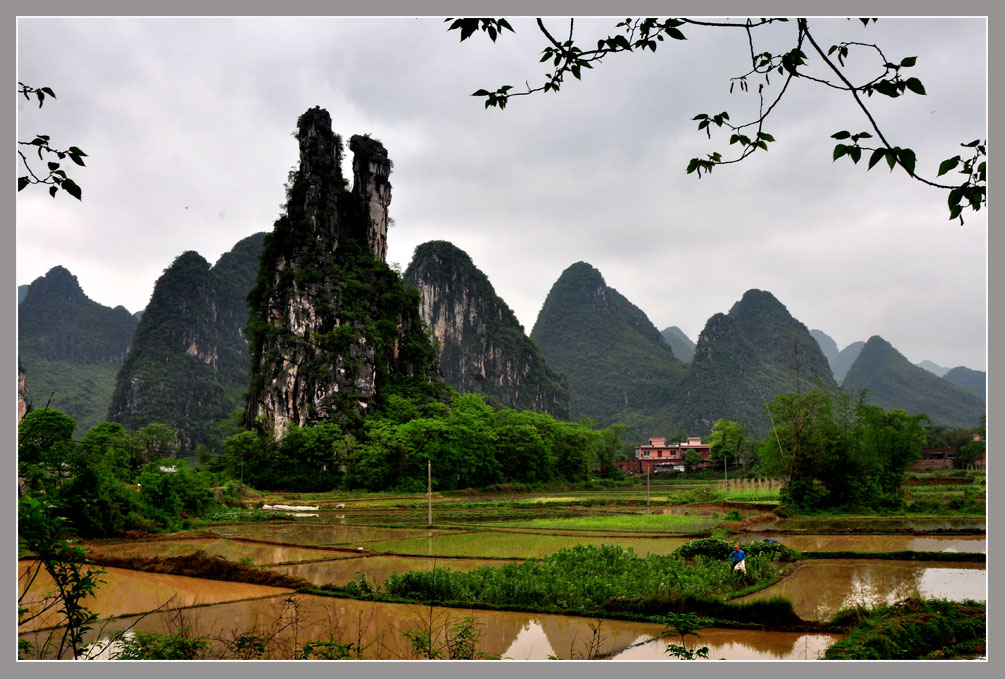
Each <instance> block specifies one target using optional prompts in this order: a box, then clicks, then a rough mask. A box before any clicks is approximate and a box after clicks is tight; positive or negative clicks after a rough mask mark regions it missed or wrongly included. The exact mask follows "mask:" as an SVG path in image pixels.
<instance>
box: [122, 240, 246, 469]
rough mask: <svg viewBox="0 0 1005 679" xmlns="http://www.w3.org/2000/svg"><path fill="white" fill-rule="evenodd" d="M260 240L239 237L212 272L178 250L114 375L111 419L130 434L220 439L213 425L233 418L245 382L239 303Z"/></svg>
mask: <svg viewBox="0 0 1005 679" xmlns="http://www.w3.org/2000/svg"><path fill="white" fill-rule="evenodd" d="M264 239H265V234H264V233H257V234H254V235H252V236H249V237H247V238H245V239H243V240H241V241H240V242H238V243H237V244H236V245H235V246H234V248H233V249H232V250H231V251H230V252H227V253H224V254H223V255H222V256H221V257H220V259H219V260H218V261H217V263H216V264H215V265H214V266H212V267H210V265H209V263H208V262H207V261H206V260H205V259H204V258H203V257H202V256H201V255H200V254H199V253H197V252H192V251H189V252H185V253H183V254H182V255H180V256H179V257H177V258H176V259H175V260H174V262H173V263H172V264H171V266H170V267H168V268H167V269H166V270H165V271H164V273H163V274H162V275H161V277H160V278H159V279H158V280H157V282H156V284H155V285H154V291H153V295H151V298H150V304H149V305H148V306H147V308H146V310H145V313H144V314H143V316H142V317H141V318H140V321H139V325H138V326H137V328H136V338H135V341H134V342H133V345H132V347H131V349H130V351H129V355H128V357H127V358H126V361H125V363H123V365H122V369H121V370H120V371H119V375H118V379H117V384H116V389H115V394H114V396H113V399H112V403H111V407H110V408H109V411H108V417H109V419H110V420H111V421H114V422H120V423H122V424H123V425H124V426H125V427H126V428H128V429H132V430H136V429H139V428H141V427H143V426H145V425H147V424H151V423H154V422H156V423H160V424H164V425H167V426H169V427H170V428H172V429H174V430H175V431H176V432H177V434H178V439H179V442H180V444H181V446H182V449H184V450H194V449H195V448H196V447H198V446H199V445H206V446H211V447H212V446H214V445H215V444H217V443H218V442H219V441H220V440H221V439H222V436H223V433H222V432H221V431H220V430H219V428H218V425H219V424H220V423H221V422H223V421H225V420H227V419H228V418H230V417H231V416H232V415H233V413H234V409H235V408H237V407H238V406H239V405H240V402H241V397H242V396H243V394H244V390H245V388H246V387H247V383H248V346H247V340H245V338H244V335H243V332H242V330H243V327H244V324H245V323H246V322H247V317H248V307H247V304H246V301H245V298H246V296H247V294H248V290H249V289H250V288H251V286H252V284H253V283H254V280H255V277H256V275H257V272H258V258H259V255H260V254H261V252H262V247H263V242H264Z"/></svg>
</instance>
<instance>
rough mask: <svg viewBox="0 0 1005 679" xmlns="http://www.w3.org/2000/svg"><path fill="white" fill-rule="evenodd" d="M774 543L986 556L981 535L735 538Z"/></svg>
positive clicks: (808, 549)
mask: <svg viewBox="0 0 1005 679" xmlns="http://www.w3.org/2000/svg"><path fill="white" fill-rule="evenodd" d="M765 538H771V539H772V540H777V541H778V542H781V543H782V544H784V545H787V546H788V547H791V548H792V549H797V550H799V551H801V552H902V551H908V552H966V553H974V554H986V553H987V540H986V539H985V538H984V536H977V535H967V536H955V535H932V536H923V537H922V536H916V535H903V534H900V535H898V534H893V535H801V534H793V535H789V534H785V533H776V532H771V533H767V532H766V533H748V534H742V535H738V536H737V539H738V541H739V542H757V541H760V540H763V539H765Z"/></svg>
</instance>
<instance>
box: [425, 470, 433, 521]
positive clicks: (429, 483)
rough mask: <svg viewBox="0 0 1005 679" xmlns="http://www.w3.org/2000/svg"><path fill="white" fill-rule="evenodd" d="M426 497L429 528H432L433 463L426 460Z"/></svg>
mask: <svg viewBox="0 0 1005 679" xmlns="http://www.w3.org/2000/svg"><path fill="white" fill-rule="evenodd" d="M426 497H427V498H428V499H429V527H430V528H432V527H433V461H432V460H426Z"/></svg>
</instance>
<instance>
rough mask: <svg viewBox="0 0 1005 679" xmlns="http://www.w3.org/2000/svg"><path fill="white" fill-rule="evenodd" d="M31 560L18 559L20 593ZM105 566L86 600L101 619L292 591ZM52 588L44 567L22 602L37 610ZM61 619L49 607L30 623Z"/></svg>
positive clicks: (48, 623)
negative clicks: (161, 608)
mask: <svg viewBox="0 0 1005 679" xmlns="http://www.w3.org/2000/svg"><path fill="white" fill-rule="evenodd" d="M32 563H33V562H30V561H19V562H18V576H19V577H18V595H19V596H20V595H21V594H22V593H23V592H24V587H25V585H26V584H27V580H26V579H25V578H22V577H21V576H22V575H23V574H24V573H25V572H26V571H27V570H28V569H29V568H31V565H32ZM102 570H104V571H105V572H104V573H103V574H101V575H100V576H99V578H100V581H101V582H100V585H99V587H98V588H97V590H96V592H95V596H94V597H88V598H87V599H86V602H85V604H84V605H86V606H87V608H88V609H89V610H90V611H92V612H93V613H95V614H97V615H98V617H99V618H102V619H105V618H110V617H112V616H115V617H118V616H123V615H130V614H135V613H143V612H145V611H152V610H154V609H156V608H158V607H159V606H165V605H166V607H167V608H172V609H175V608H186V607H189V606H199V605H203V604H216V603H220V602H224V601H237V600H240V599H249V598H255V597H267V596H275V595H276V594H282V593H288V592H292V590H288V589H283V588H279V587H266V586H263V585H249V584H246V583H241V582H221V581H219V580H205V579H203V578H192V577H188V576H185V575H168V574H165V573H146V572H141V571H133V570H128V569H123V568H108V567H106V568H103V569H102ZM52 590H53V583H52V580H51V579H50V578H49V576H48V575H47V574H46V573H45V571H44V570H43V571H42V572H41V573H40V574H39V575H38V577H37V578H36V579H35V581H34V583H33V584H32V586H31V589H30V590H29V592H28V594H27V595H26V596H25V597H24V600H23V603H22V604H21V605H23V606H26V607H27V608H29V609H30V610H33V611H34V610H38V608H39V606H40V604H41V602H42V601H43V599H44V597H45V596H46V594H48V593H49V592H51V591H52ZM61 619H62V618H61V616H59V614H58V613H57V612H56V611H54V610H49V611H47V612H45V613H43V614H42V615H40V616H39V617H37V618H35V620H34V621H32V623H30V628H31V629H35V628H41V627H50V626H52V625H55V624H59V621H60V620H61Z"/></svg>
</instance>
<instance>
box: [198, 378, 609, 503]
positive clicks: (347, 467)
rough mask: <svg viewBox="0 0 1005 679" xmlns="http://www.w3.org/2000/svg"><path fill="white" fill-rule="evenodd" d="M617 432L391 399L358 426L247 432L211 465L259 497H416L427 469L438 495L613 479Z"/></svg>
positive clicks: (454, 403) (477, 398)
mask: <svg viewBox="0 0 1005 679" xmlns="http://www.w3.org/2000/svg"><path fill="white" fill-rule="evenodd" d="M621 431H622V429H621V428H620V427H617V426H613V427H610V428H608V429H603V430H595V429H592V428H591V426H590V423H589V422H588V421H584V422H579V423H576V422H562V421H559V420H556V419H555V418H553V417H551V416H550V415H546V414H543V413H536V412H533V411H515V410H511V409H509V408H501V409H498V410H497V409H495V408H493V407H492V406H490V405H488V404H487V403H486V402H485V399H484V398H483V397H482V396H481V395H478V394H464V395H458V394H456V393H454V394H452V395H451V397H450V398H449V400H448V402H446V403H444V402H441V401H438V400H430V401H427V402H421V401H417V400H414V399H407V398H404V397H401V396H397V395H392V396H390V397H389V398H388V400H387V404H386V406H385V407H384V408H383V409H382V411H381V412H380V413H374V414H372V415H371V416H369V417H367V418H366V419H365V421H364V422H363V424H362V426H361V427H359V428H355V429H353V430H351V431H350V430H348V429H346V430H343V429H342V428H340V427H339V426H338V425H337V424H335V423H334V422H322V423H320V424H317V425H314V426H308V427H296V426H292V427H289V428H288V429H287V431H286V434H285V436H283V437H282V438H280V439H278V440H277V439H275V438H273V437H271V436H268V435H262V434H256V433H253V432H250V431H245V432H241V433H240V434H237V435H234V436H231V437H230V438H228V439H226V440H225V441H224V444H223V454H222V455H221V456H219V457H218V458H216V459H215V460H212V461H210V463H209V464H208V467H209V468H210V469H214V470H220V471H224V472H226V473H228V474H230V475H231V476H233V477H234V478H240V479H243V481H244V482H245V483H247V484H249V485H251V486H253V487H255V488H259V489H262V490H288V491H303V492H318V491H328V490H333V489H336V488H341V489H357V488H359V489H365V490H387V489H396V490H401V491H417V490H424V489H425V488H426V480H427V462H431V463H432V466H431V473H432V483H433V488H434V489H435V490H438V491H444V490H454V489H458V488H477V487H484V486H488V485H492V484H495V483H508V482H522V483H545V482H550V481H570V482H574V481H583V480H586V479H587V476H588V474H589V473H590V472H591V471H594V470H596V471H598V472H599V473H600V474H601V475H608V476H610V475H616V474H619V473H620V472H618V471H617V469H616V467H615V465H614V459H615V457H616V456H618V455H619V454H621V453H623V452H624V446H625V444H624V443H622V441H621V439H620V434H621Z"/></svg>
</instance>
